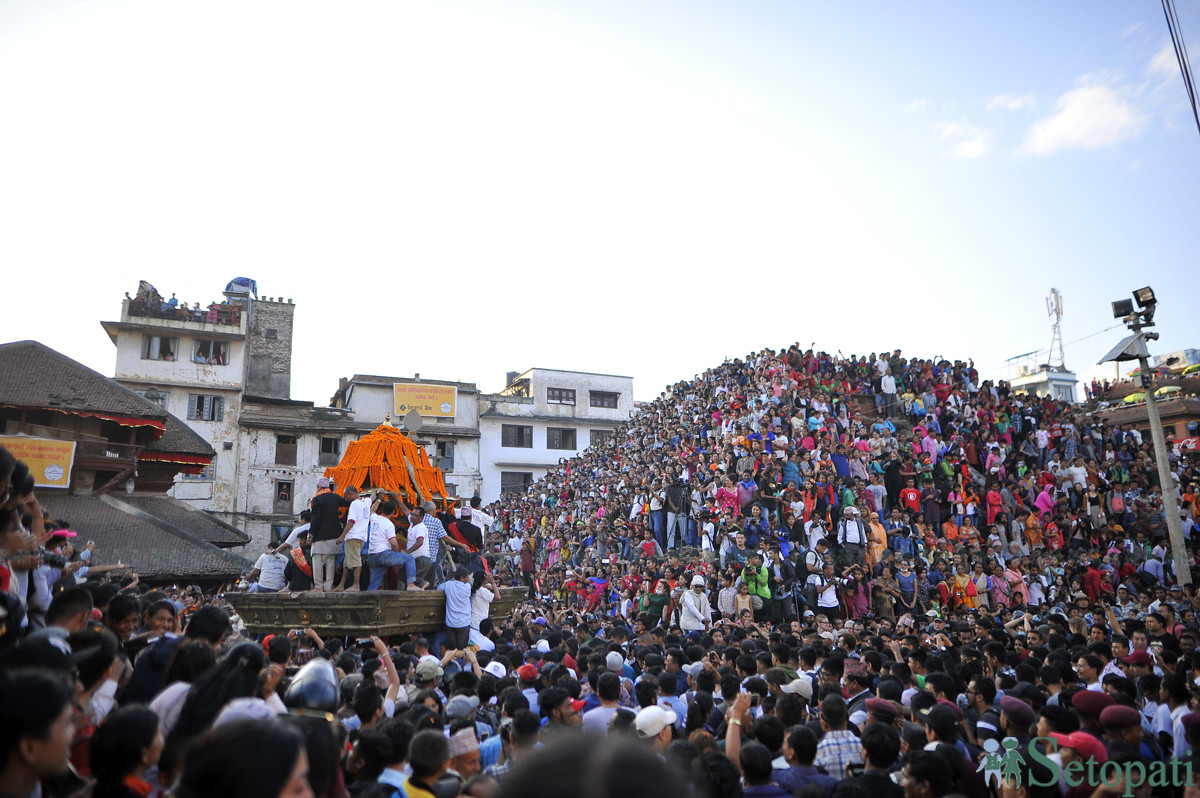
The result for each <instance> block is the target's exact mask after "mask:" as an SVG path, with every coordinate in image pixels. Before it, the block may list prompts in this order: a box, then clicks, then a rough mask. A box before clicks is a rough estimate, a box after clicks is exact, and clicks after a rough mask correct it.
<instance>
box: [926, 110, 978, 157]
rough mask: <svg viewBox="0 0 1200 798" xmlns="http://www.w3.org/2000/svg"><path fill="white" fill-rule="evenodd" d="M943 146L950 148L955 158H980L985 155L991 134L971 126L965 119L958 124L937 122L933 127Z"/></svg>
mask: <svg viewBox="0 0 1200 798" xmlns="http://www.w3.org/2000/svg"><path fill="white" fill-rule="evenodd" d="M933 129H934V130H936V131H937V132H938V135H939V137H940V138H941V140H942V143H943V144H946V145H947V146H949V147H950V152H951V154H953V155H954V157H955V158H980V157H982V156H984V155H987V152H988V147H989V145H990V144H991V139H992V132H991V131H990V130H984V129H983V128H980V127H977V126H975V125H972V124H971V123H970V122H968V121H967V120H966V119H962V120H960V121H958V122H939V123H938V124H936V125H934V126H933Z"/></svg>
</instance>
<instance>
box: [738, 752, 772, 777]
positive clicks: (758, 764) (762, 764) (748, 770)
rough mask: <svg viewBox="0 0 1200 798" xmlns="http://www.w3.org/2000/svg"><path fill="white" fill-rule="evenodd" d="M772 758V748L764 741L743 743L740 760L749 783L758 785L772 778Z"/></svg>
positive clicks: (743, 773)
mask: <svg viewBox="0 0 1200 798" xmlns="http://www.w3.org/2000/svg"><path fill="white" fill-rule="evenodd" d="M771 758H772V757H771V749H769V748H767V747H766V746H765V745H763V744H762V743H756V742H748V743H745V744H744V745H742V751H741V754H740V756H739V757H738V761H739V762H740V763H741V766H742V775H743V776H744V777H745V779H746V783H747V784H750V785H755V786H757V785H759V784H766V783H767V782H768V781H770V780H771Z"/></svg>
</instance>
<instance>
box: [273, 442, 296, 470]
mask: <svg viewBox="0 0 1200 798" xmlns="http://www.w3.org/2000/svg"><path fill="white" fill-rule="evenodd" d="M295 464H296V436H295V435H276V436H275V465H285V466H294V465H295Z"/></svg>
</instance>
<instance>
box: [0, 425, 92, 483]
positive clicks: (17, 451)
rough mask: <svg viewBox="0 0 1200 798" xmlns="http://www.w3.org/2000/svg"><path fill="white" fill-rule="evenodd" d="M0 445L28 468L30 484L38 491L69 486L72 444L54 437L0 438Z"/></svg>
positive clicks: (8, 436)
mask: <svg viewBox="0 0 1200 798" xmlns="http://www.w3.org/2000/svg"><path fill="white" fill-rule="evenodd" d="M0 446H3V447H4V448H5V449H8V450H9V451H10V452H12V456H13V457H15V458H17V459H18V460H21V461H23V462H24V463H25V465H27V466H29V473H30V474H32V475H33V484H34V485H35V486H36V487H39V488H68V487H70V486H71V466H73V465H74V464H75V441H60V440H56V439H54V438H30V437H28V436H25V435H0Z"/></svg>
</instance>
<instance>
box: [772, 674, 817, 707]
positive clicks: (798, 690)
mask: <svg viewBox="0 0 1200 798" xmlns="http://www.w3.org/2000/svg"><path fill="white" fill-rule="evenodd" d="M779 689H781V690H783V692H785V693H789V694H791V695H798V696H800V697H801V698H803V699H804V700H805V701H808V700H809V699H811V698H812V693H813V686H812V679H810V678H808V677H807V676H801V677H799V678H798V679H792V680H791V681H790V682H788V683H787V684H785V685H784V686H783V687H781V688H779Z"/></svg>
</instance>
